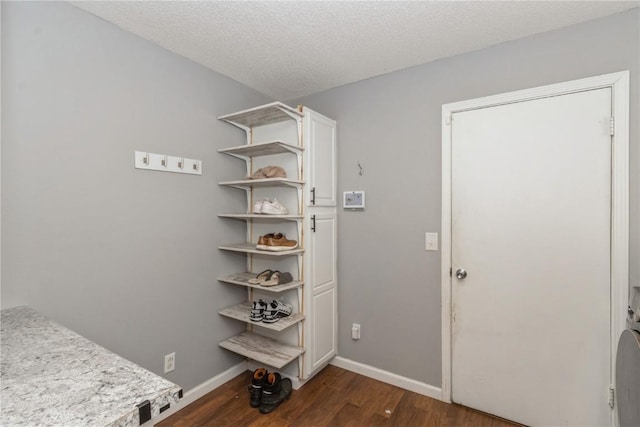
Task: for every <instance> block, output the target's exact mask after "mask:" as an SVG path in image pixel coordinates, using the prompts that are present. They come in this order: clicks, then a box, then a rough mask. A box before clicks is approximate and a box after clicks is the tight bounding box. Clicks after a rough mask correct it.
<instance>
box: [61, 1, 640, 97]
mask: <svg viewBox="0 0 640 427" xmlns="http://www.w3.org/2000/svg"><path fill="white" fill-rule="evenodd" d="M71 3H72V4H74V5H75V6H77V7H80V8H82V9H84V10H87V11H89V12H91V13H93V14H95V15H97V16H99V17H101V18H103V19H105V20H107V21H110V22H112V23H114V24H116V25H118V26H120V27H122V28H124V29H125V30H128V31H130V32H132V33H134V34H138V35H139V36H141V37H143V38H145V39H148V40H151V41H153V42H155V43H156V44H158V45H160V46H162V47H164V48H166V49H169V50H171V51H173V52H175V53H178V54H180V55H182V56H185V57H187V58H190V59H192V60H194V61H196V62H199V63H201V64H203V65H205V66H207V67H209V68H211V69H213V70H215V71H217V72H219V73H221V74H224V75H226V76H228V77H230V78H232V79H234V80H236V81H238V82H241V83H243V84H245V85H247V86H249V87H252V88H254V89H256V90H258V91H260V92H262V93H264V94H266V95H269V96H271V97H272V98H275V99H279V100H289V99H293V98H296V97H299V96H304V95H309V94H312V93H316V92H320V91H323V90H326V89H330V88H333V87H337V86H341V85H344V84H347V83H351V82H355V81H358V80H363V79H367V78H370V77H374V76H377V75H381V74H385V73H389V72H392V71H396V70H400V69H403V68H407V67H411V66H413V65H418V64H423V63H426V62H430V61H433V60H436V59H439V58H444V57H448V56H452V55H457V54H460V53H464V52H469V51H473V50H477V49H481V48H484V47H487V46H491V45H495V44H498V43H501V42H505V41H508V40H514V39H517V38H521V37H525V36H528V35H531V34H535V33H540V32H544V31H548V30H552V29H556V28H560V27H564V26H568V25H572V24H575V23H578V22H583V21H587V20H590V19H595V18H598V17H602V16H606V15H612V14H614V13H618V12H621V11H623V10H627V9H631V8H634V7H638V5H639V4H640V2H639V1H566V2H565V1H123V2H120V1H92V2H77V1H74V2H71Z"/></svg>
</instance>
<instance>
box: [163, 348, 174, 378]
mask: <svg viewBox="0 0 640 427" xmlns="http://www.w3.org/2000/svg"><path fill="white" fill-rule="evenodd" d="M174 369H176V353H175V352H173V353H171V354H167V355H166V356H164V373H165V374H166V373H167V372H171V371H173V370H174Z"/></svg>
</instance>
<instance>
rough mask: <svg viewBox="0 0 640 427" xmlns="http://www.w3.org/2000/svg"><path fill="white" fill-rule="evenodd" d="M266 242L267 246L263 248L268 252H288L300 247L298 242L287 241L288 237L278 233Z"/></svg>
mask: <svg viewBox="0 0 640 427" xmlns="http://www.w3.org/2000/svg"><path fill="white" fill-rule="evenodd" d="M266 240H267V245H266V246H264V248H263V249H264V250H266V251H288V250H291V249H295V248H297V247H298V242H297V241H295V240H289V239H287V236H285V235H284V234H282V233H277V234H275V235H274V236H273V237H269V238H267V239H266Z"/></svg>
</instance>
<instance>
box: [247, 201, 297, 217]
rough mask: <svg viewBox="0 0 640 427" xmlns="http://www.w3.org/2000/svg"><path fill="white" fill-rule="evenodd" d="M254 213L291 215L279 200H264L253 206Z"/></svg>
mask: <svg viewBox="0 0 640 427" xmlns="http://www.w3.org/2000/svg"><path fill="white" fill-rule="evenodd" d="M253 213H256V214H265V215H286V214H288V213H289V211H288V210H287V208H286V207H284V206H283V205H282V203H280V202H279V201H278V199H275V198H274V199H273V200H270V199H262V200H259V201H257V202H255V203H254V204H253Z"/></svg>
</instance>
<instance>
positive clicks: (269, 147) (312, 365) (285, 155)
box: [218, 102, 337, 381]
mask: <svg viewBox="0 0 640 427" xmlns="http://www.w3.org/2000/svg"><path fill="white" fill-rule="evenodd" d="M219 119H220V120H223V121H226V122H228V123H230V124H232V125H234V126H236V127H238V128H240V129H242V130H243V131H245V133H246V139H247V143H246V144H244V145H240V146H235V147H229V148H222V149H219V150H218V152H219V153H222V154H225V155H228V156H231V157H234V158H237V159H241V160H243V161H244V162H245V165H246V171H245V175H244V177H242V178H240V179H235V180H229V181H223V182H220V183H219V185H223V186H227V187H231V188H236V189H240V190H243V191H244V192H245V193H246V199H247V209H246V212H230V213H220V214H219V217H220V218H225V219H230V220H241V221H245V222H246V225H247V226H246V236H243V237H242V238H241V239H240V240H242V241H241V242H238V243H230V244H222V245H220V246H219V247H218V248H219V249H220V250H224V251H231V252H240V253H244V254H246V257H247V269H246V271H243V272H230V273H229V274H227V275H224V276H221V277H219V278H218V281H220V282H221V283H223V284H229V285H235V286H242V287H244V288H246V289H247V300H246V301H244V302H242V303H240V304H236V305H233V306H231V307H226V308H223V309H222V310H220V311H219V314H220V315H222V316H225V317H228V318H231V319H234V320H237V321H240V322H244V323H245V324H246V326H247V330H246V332H243V333H241V334H240V335H237V336H233V337H230V338H229V339H227V340H225V341H223V342H221V343H220V346H221V347H222V348H225V349H227V350H230V351H233V352H235V353H238V354H240V355H243V356H245V357H247V358H248V359H250V360H252V361H255V362H258V363H260V364H265V365H267V366H270V367H272V368H276V369H282V368H285V369H287V370H289V372H288V375H290V376H297V378H298V379H299V380H300V381H304V380H306V379H307V378H309V377H310V376H311V375H312V374H313V373H315V372H316V371H317V370H319V369H321V368H322V367H324V365H326V363H328V361H329V360H330V359H331V358H332V357H333V356H334V355H335V354H336V347H337V334H336V331H337V308H336V305H337V292H336V290H337V288H336V280H335V276H336V253H335V252H336V243H335V241H336V211H335V210H336V206H335V191H336V189H335V164H336V161H335V160H336V159H335V152H336V149H335V129H336V128H335V122H333V121H331V120H330V119H327V118H326V117H324V116H321V115H319V114H318V113H315V112H313V111H311V110H309V109H306V108H302V107H300V108H299V109H294V108H292V107H289V106H287V105H285V104H282V103H279V102H274V103H271V104H267V105H263V106H260V107H255V108H251V109H248V110H244V111H240V112H237V113H233V114H228V115H225V116H221V117H219ZM267 165H276V166H280V167H283V168H284V169H285V171H286V173H287V176H286V177H283V178H271V179H250V178H249V177H250V176H252V174H253V172H255V171H256V170H257V169H259V168H261V167H264V166H267ZM310 183H311V186H309V184H310ZM266 196H268V197H266ZM276 196H277V198H278V200H279V201H280V202H282V203H283V205H285V206H286V207H287V209H288V211H289V212H288V213H287V214H284V215H266V214H260V213H254V212H253V205H254V202H256V201H257V200H261V199H264V198H269V199H271V198H272V197H276ZM316 199H317V200H318V203H316ZM332 201H333V205H332ZM270 232H283V233H285V234H286V235H287V238H289V239H292V240H297V242H298V247H296V248H295V249H292V250H287V251H276V252H272V251H265V250H259V249H257V248H256V243H257V240H258V238H259V236H261V235H263V234H267V233H270ZM292 236H295V238H293V237H292ZM327 257H328V259H327ZM265 269H272V270H280V271H289V272H290V273H291V274H292V275H293V277H294V281H293V282H291V283H287V284H283V285H278V286H273V287H264V286H260V285H256V284H250V283H249V279H251V278H253V277H256V275H257V274H258V273H259V272H261V271H263V270H265ZM259 298H262V299H264V300H267V301H268V300H270V299H281V300H285V301H286V302H288V303H291V304H292V305H293V307H294V310H293V311H294V312H293V314H292V315H291V316H288V317H286V318H282V319H280V320H279V321H278V322H276V323H272V324H268V323H264V322H252V321H251V320H250V318H249V313H250V310H251V306H252V302H253V301H255V300H257V299H259ZM295 360H297V361H298V366H297V371H295V372H292V371H291V367H288V365H289V364H291V362H293V361H295ZM292 366H294V367H295V365H292Z"/></svg>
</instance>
